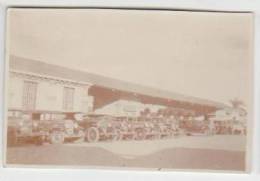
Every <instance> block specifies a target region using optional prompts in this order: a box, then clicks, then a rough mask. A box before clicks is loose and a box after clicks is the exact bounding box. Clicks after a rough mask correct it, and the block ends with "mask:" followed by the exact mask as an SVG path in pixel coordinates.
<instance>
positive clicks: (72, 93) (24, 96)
mask: <svg viewBox="0 0 260 181" xmlns="http://www.w3.org/2000/svg"><path fill="white" fill-rule="evenodd" d="M90 86H91V84H88V83H81V82H80V83H79V82H76V81H73V80H65V79H62V78H58V77H50V76H46V75H37V74H35V73H25V72H19V71H16V70H10V71H9V81H8V88H9V90H8V93H9V95H8V108H9V109H17V110H23V111H58V112H82V113H88V112H91V111H92V109H93V97H92V96H89V95H88V88H89V87H90Z"/></svg>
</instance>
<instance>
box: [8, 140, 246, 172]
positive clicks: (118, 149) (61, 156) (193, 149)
mask: <svg viewBox="0 0 260 181" xmlns="http://www.w3.org/2000/svg"><path fill="white" fill-rule="evenodd" d="M245 145H246V139H245V137H244V136H210V137H205V136H192V137H181V138H173V139H164V140H153V141H152V140H147V141H120V142H98V143H67V144H63V145H43V146H35V145H23V146H19V147H9V148H8V149H7V159H6V160H7V164H25V165H55V166H57V165H69V166H101V167H103V166H109V167H139V168H157V169H161V168H166V169H207V170H236V171H243V170H244V169H245Z"/></svg>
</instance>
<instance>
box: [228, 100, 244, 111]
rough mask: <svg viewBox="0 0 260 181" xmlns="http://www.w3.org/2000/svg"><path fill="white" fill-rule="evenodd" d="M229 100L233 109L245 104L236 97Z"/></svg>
mask: <svg viewBox="0 0 260 181" xmlns="http://www.w3.org/2000/svg"><path fill="white" fill-rule="evenodd" d="M229 102H230V103H231V105H232V107H233V108H234V109H239V108H243V107H244V106H245V103H244V102H243V101H242V100H240V99H238V98H234V99H231V100H230V101H229Z"/></svg>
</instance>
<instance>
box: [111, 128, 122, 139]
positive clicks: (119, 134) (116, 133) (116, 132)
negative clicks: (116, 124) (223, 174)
mask: <svg viewBox="0 0 260 181" xmlns="http://www.w3.org/2000/svg"><path fill="white" fill-rule="evenodd" d="M122 138H123V135H122V133H121V131H119V130H117V131H115V134H114V135H113V136H112V141H120V140H122Z"/></svg>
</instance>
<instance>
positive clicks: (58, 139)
mask: <svg viewBox="0 0 260 181" xmlns="http://www.w3.org/2000/svg"><path fill="white" fill-rule="evenodd" d="M64 140H65V137H64V133H62V132H53V133H51V135H50V142H51V143H52V144H62V143H64Z"/></svg>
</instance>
